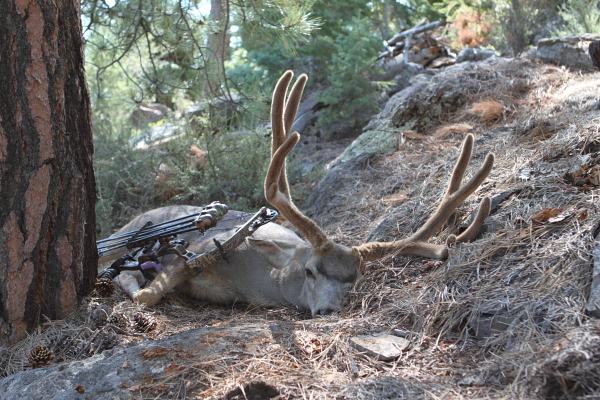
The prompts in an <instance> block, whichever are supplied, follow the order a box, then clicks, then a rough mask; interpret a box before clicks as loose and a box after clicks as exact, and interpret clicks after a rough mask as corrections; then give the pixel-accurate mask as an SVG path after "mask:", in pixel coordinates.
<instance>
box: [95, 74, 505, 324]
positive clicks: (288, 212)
mask: <svg viewBox="0 0 600 400" xmlns="http://www.w3.org/2000/svg"><path fill="white" fill-rule="evenodd" d="M292 76H293V74H292V72H291V71H287V72H286V73H284V74H283V76H282V77H281V78H280V80H279V82H278V83H277V85H276V87H275V90H274V93H273V102H272V106H271V123H272V130H273V133H272V148H271V155H272V158H271V164H270V166H269V169H268V172H267V176H266V179H265V196H266V198H267V200H268V201H269V202H270V203H271V204H272V205H273V206H275V207H276V208H277V209H278V210H279V212H280V213H281V214H282V215H283V216H284V217H285V218H286V219H287V220H288V221H289V222H290V223H291V224H292V225H293V226H294V227H295V228H296V229H297V230H298V231H299V232H300V233H301V234H302V235H303V236H304V238H305V240H306V241H305V240H303V239H301V238H300V237H299V236H298V235H296V233H294V232H293V231H291V230H289V229H287V228H284V227H282V226H280V225H277V224H273V223H270V224H267V225H265V226H262V227H261V228H259V229H257V230H256V232H255V233H254V234H253V236H251V237H248V238H247V239H246V241H245V242H244V243H243V244H242V245H240V246H239V247H238V248H237V249H236V250H234V251H232V252H231V253H230V254H229V256H228V257H229V262H225V261H223V260H221V261H218V262H216V263H214V265H211V266H210V267H208V268H205V269H204V271H203V272H201V273H200V274H196V275H194V274H191V273H190V271H189V267H187V266H186V264H185V263H184V262H183V260H182V259H181V258H176V257H175V256H167V258H165V259H163V261H162V263H163V264H164V265H165V267H166V268H165V269H164V270H163V271H162V272H160V273H159V274H158V276H157V277H156V279H155V280H154V281H153V282H152V283H151V284H150V285H149V287H147V288H145V289H141V290H140V287H139V285H138V282H137V281H136V280H135V279H134V278H132V277H131V275H126V274H121V275H119V276H118V277H117V279H118V280H119V281H120V284H121V285H122V287H123V288H124V289H125V290H126V291H127V292H128V294H129V295H130V296H131V297H132V298H133V299H134V300H136V301H138V302H140V303H145V304H147V305H153V304H155V303H156V302H158V301H159V300H160V299H161V298H162V296H163V294H164V293H166V292H167V291H169V290H171V289H173V288H175V287H176V286H178V287H179V288H180V289H182V290H184V291H186V292H188V293H189V294H190V295H191V296H193V297H195V298H198V299H202V300H208V301H210V302H215V303H234V302H236V301H237V302H243V303H248V304H253V305H257V306H267V307H268V306H279V305H292V306H296V307H298V308H301V309H309V310H310V311H311V313H312V315H313V317H314V316H315V315H319V314H329V313H331V312H334V311H339V310H340V309H341V308H342V306H343V304H344V300H345V297H346V295H347V293H348V291H349V290H350V289H351V287H352V286H353V284H354V282H355V281H356V279H357V277H358V276H359V273H361V272H362V270H363V268H364V263H365V262H368V261H373V260H377V259H379V258H382V257H384V256H385V255H387V254H403V255H415V256H422V257H430V258H436V259H445V258H447V257H448V248H447V246H446V245H437V244H430V243H427V240H429V239H430V238H431V237H432V236H433V235H434V234H435V233H436V232H437V231H438V230H439V229H440V228H441V227H442V225H443V224H444V223H445V222H446V220H447V219H448V218H449V217H450V215H451V214H452V213H453V212H454V210H455V209H456V208H457V207H458V206H459V205H460V204H461V203H462V202H463V201H464V200H465V199H466V198H467V197H468V196H469V195H471V194H472V193H473V192H474V191H475V190H476V189H477V188H478V187H479V186H480V185H481V183H482V182H483V181H484V180H485V179H486V177H487V176H488V174H489V173H490V171H491V169H492V165H493V162H494V156H493V154H488V155H487V157H486V158H485V161H484V162H483V165H482V166H481V167H480V168H479V170H478V171H477V172H476V173H475V174H474V175H473V177H472V178H471V179H470V180H469V181H468V182H467V183H466V184H465V185H463V186H462V187H461V182H462V179H463V175H464V173H465V170H466V168H467V165H468V163H469V160H470V158H471V151H472V148H473V136H472V135H468V136H467V137H466V139H465V140H464V143H463V147H462V151H461V153H460V156H459V157H458V161H457V162H456V166H455V167H454V171H453V172H452V176H451V178H450V182H449V184H448V189H447V191H446V193H445V195H444V196H443V198H442V200H441V203H440V205H439V206H438V208H437V210H436V211H435V212H434V213H433V215H431V217H430V218H429V219H428V220H427V222H426V223H425V224H424V225H423V226H422V227H421V228H420V229H419V230H418V231H417V232H415V233H414V234H413V235H411V236H410V237H408V238H406V239H403V240H398V241H395V242H388V243H380V242H373V243H366V244H362V245H360V246H355V247H346V246H343V245H340V244H336V243H334V242H333V241H332V240H331V239H329V238H328V237H327V235H326V234H325V232H324V231H323V230H322V229H320V228H319V227H318V226H317V224H316V223H315V222H314V221H312V220H311V219H310V218H308V217H306V216H305V215H303V214H302V213H301V212H300V211H299V210H298V208H297V207H296V206H295V205H294V203H293V202H292V199H291V197H290V193H289V186H288V181H287V176H286V166H285V159H286V156H287V155H288V154H289V153H290V151H291V150H292V149H293V148H294V146H295V145H296V143H297V142H298V140H299V138H300V136H299V134H298V133H292V134H289V132H290V130H291V127H292V122H293V121H294V118H295V114H296V110H297V108H298V105H299V103H300V97H301V95H302V91H303V89H304V85H305V83H306V80H307V77H306V75H304V74H303V75H301V76H300V77H299V78H298V79H297V81H296V83H295V84H294V86H293V88H292V89H291V91H290V94H289V97H287V100H286V92H287V90H288V86H289V84H290V82H291V80H292ZM490 204H491V201H490V198H489V197H484V198H483V200H482V201H481V204H480V207H479V210H478V212H477V216H476V217H475V219H474V221H473V223H472V224H471V225H470V227H469V228H468V229H467V230H466V231H465V232H464V233H462V234H461V235H459V236H453V235H452V236H451V237H450V238H448V240H447V243H449V242H464V241H469V240H472V239H474V238H475V237H476V236H477V234H478V233H479V231H480V230H481V227H482V225H483V221H484V219H485V218H486V217H487V216H488V214H489V211H490ZM199 210H201V208H199V207H191V206H171V207H164V208H159V209H156V210H152V211H149V212H147V213H145V214H142V215H141V216H139V217H137V218H136V219H134V220H133V221H131V222H130V223H129V224H127V225H126V226H124V227H123V228H122V229H121V230H120V231H119V232H118V233H121V232H129V231H134V230H137V229H139V228H140V227H142V225H143V224H144V223H145V222H146V221H149V220H151V221H153V222H162V221H167V220H170V219H173V218H176V217H181V216H185V215H190V214H193V213H197V212H199ZM248 217H249V214H245V213H241V212H236V211H231V212H229V213H228V214H227V215H226V218H225V219H224V220H223V221H222V222H220V223H219V225H218V226H217V227H216V228H213V229H209V230H208V231H207V232H206V235H205V236H199V235H198V233H197V232H196V233H194V232H192V233H187V234H185V235H182V237H183V239H185V240H186V241H188V242H189V243H190V246H189V247H188V249H189V250H191V251H193V252H195V253H202V252H204V251H207V249H210V248H211V247H213V246H214V245H213V244H212V239H213V238H217V239H219V240H222V239H224V238H227V237H229V236H231V235H232V234H233V232H234V231H235V230H236V228H237V227H239V226H240V225H242V224H243V223H244V221H245V219H247V218H248ZM118 233H117V234H118ZM100 261H101V262H102V261H104V260H102V259H101V260H100Z"/></svg>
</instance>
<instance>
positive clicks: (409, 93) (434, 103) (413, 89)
mask: <svg viewBox="0 0 600 400" xmlns="http://www.w3.org/2000/svg"><path fill="white" fill-rule="evenodd" d="M517 62H519V61H517ZM521 62H523V61H521ZM526 62H528V61H526ZM507 63H508V60H507V59H503V58H500V57H495V56H493V57H490V58H487V59H486V60H483V61H479V62H470V63H461V64H456V65H454V66H451V67H448V68H446V69H445V70H444V71H441V72H439V73H438V74H436V75H435V76H433V77H432V78H431V80H429V81H428V82H421V83H420V84H418V85H413V86H410V87H408V88H406V89H404V90H403V91H401V92H399V93H397V94H396V95H394V96H392V97H391V98H390V100H389V101H388V104H386V107H385V108H384V110H383V111H382V113H381V114H382V116H383V118H384V119H385V118H386V117H387V115H390V114H391V119H392V122H393V123H394V125H396V126H402V125H404V124H406V123H407V122H409V121H411V120H415V119H418V121H419V122H418V126H415V128H414V129H415V130H416V131H417V132H422V131H425V130H428V129H429V128H431V127H432V126H433V125H435V123H434V122H433V121H435V120H438V119H440V118H442V117H443V116H444V115H448V114H450V113H454V112H456V111H458V110H460V109H461V108H462V107H464V106H465V104H467V103H468V102H469V101H471V99H472V97H473V95H474V94H476V93H479V92H480V91H481V88H482V86H485V87H486V89H487V90H490V91H491V90H493V88H492V87H488V85H489V82H490V80H491V79H490V78H491V76H492V75H493V74H495V73H497V72H495V71H500V72H501V71H502V70H503V66H502V65H508V64H507ZM507 69H508V70H510V71H511V72H509V73H511V74H514V66H513V67H510V66H509V67H507Z"/></svg>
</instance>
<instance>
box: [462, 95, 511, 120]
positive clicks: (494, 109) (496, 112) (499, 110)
mask: <svg viewBox="0 0 600 400" xmlns="http://www.w3.org/2000/svg"><path fill="white" fill-rule="evenodd" d="M467 113H469V114H473V115H476V116H478V117H479V119H481V120H482V121H496V120H499V119H500V117H502V114H503V113H504V106H503V105H502V104H500V103H499V102H497V101H496V100H491V99H488V100H484V101H480V102H477V103H475V104H473V105H472V106H471V108H469V109H468V110H467Z"/></svg>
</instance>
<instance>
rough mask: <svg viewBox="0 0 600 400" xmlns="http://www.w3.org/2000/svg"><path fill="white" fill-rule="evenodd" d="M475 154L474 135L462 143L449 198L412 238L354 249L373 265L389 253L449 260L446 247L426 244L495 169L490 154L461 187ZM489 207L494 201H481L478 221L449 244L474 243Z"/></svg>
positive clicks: (452, 177)
mask: <svg viewBox="0 0 600 400" xmlns="http://www.w3.org/2000/svg"><path fill="white" fill-rule="evenodd" d="M472 150H473V135H470V134H469V135H467V137H466V138H465V140H464V142H463V148H462V150H461V153H460V155H459V157H458V160H457V162H456V166H455V167H454V170H453V171H452V176H451V177H450V182H449V183H448V189H447V191H446V194H445V195H444V197H443V198H442V201H441V202H440V204H439V205H438V207H437V209H436V210H435V212H434V213H433V215H431V217H429V219H428V220H427V222H425V224H424V225H423V226H422V227H421V229H419V230H418V231H417V232H415V233H414V234H413V235H412V236H410V237H408V238H406V239H403V240H399V241H397V242H388V243H378V242H373V243H365V244H363V245H361V246H357V247H356V248H355V249H356V250H357V251H358V252H359V253H360V254H361V256H362V258H363V260H364V261H372V260H376V259H378V258H381V257H383V256H384V255H385V254H386V253H387V252H388V251H393V252H396V253H399V254H404V255H419V256H424V257H432V258H439V259H444V258H447V257H448V249H447V248H446V246H445V245H435V244H431V243H427V242H426V240H428V239H429V238H430V237H431V236H433V235H434V234H435V232H437V231H438V230H439V229H440V228H441V227H442V225H443V224H444V223H445V222H446V221H447V220H448V218H449V217H450V215H451V214H452V212H454V210H455V209H456V208H457V207H458V206H459V205H460V204H461V203H462V202H463V201H465V200H466V198H467V197H469V196H470V195H471V194H472V193H473V192H474V191H475V190H477V188H478V187H479V186H480V185H481V184H482V183H483V181H484V180H485V178H486V177H487V176H488V175H489V173H490V171H491V170H492V166H493V165H494V155H493V154H491V153H489V154H488V155H487V156H486V158H485V160H484V162H483V164H482V165H481V167H479V169H478V170H477V172H476V173H475V174H474V175H473V177H472V178H471V179H469V181H468V182H467V183H465V184H464V185H463V186H462V187H461V186H460V184H461V181H462V178H463V176H464V173H465V171H466V169H467V165H468V164H469V160H470V158H471V152H472ZM490 207H491V199H490V198H489V197H487V196H486V197H484V198H483V199H482V201H481V204H480V206H479V210H478V211H477V215H476V217H475V220H474V221H473V222H472V223H471V225H470V226H469V228H467V230H466V231H465V232H463V233H462V234H461V235H459V236H458V237H456V236H453V235H452V236H450V237H449V238H448V239H449V240H448V242H449V243H450V242H465V241H469V240H472V239H474V238H475V237H476V236H477V235H478V234H479V232H480V230H481V227H482V226H483V221H484V220H485V218H487V216H488V215H489V213H490Z"/></svg>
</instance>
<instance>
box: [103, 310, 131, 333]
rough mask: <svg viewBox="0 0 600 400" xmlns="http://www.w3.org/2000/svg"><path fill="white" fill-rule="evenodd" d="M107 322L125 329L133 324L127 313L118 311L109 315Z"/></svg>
mask: <svg viewBox="0 0 600 400" xmlns="http://www.w3.org/2000/svg"><path fill="white" fill-rule="evenodd" d="M107 323H108V324H111V325H114V326H116V327H117V328H121V329H123V330H124V331H126V330H127V329H129V325H130V324H131V322H130V321H129V318H128V317H127V315H125V314H122V313H118V312H114V313H112V314H110V317H108V321H107Z"/></svg>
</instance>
